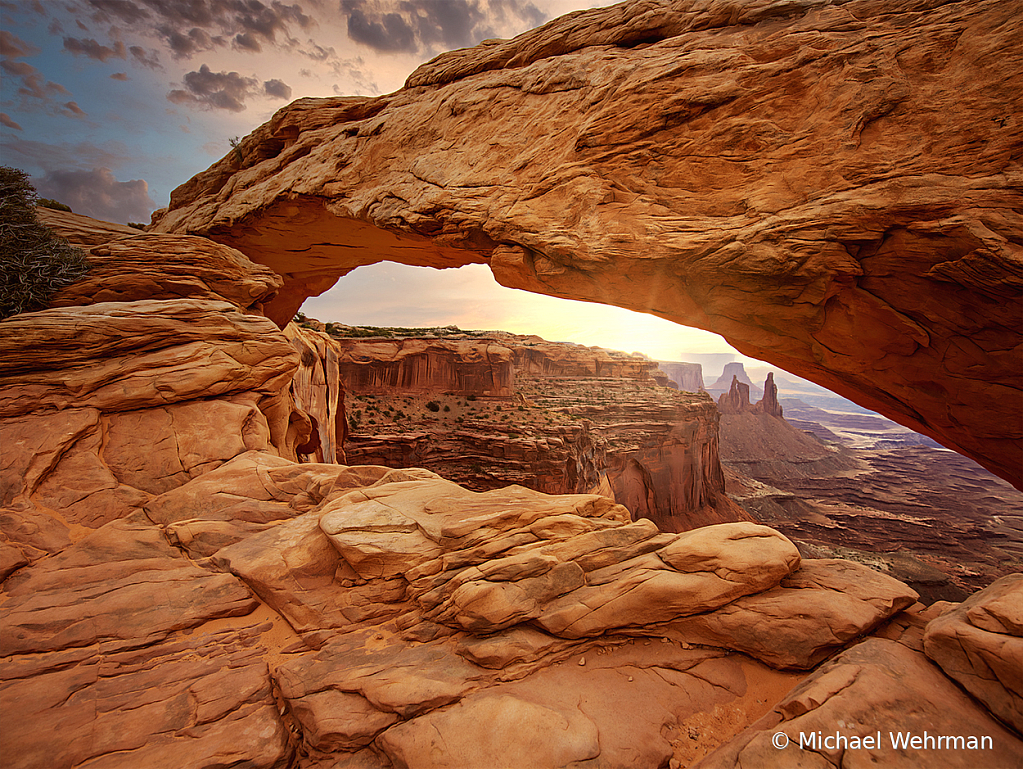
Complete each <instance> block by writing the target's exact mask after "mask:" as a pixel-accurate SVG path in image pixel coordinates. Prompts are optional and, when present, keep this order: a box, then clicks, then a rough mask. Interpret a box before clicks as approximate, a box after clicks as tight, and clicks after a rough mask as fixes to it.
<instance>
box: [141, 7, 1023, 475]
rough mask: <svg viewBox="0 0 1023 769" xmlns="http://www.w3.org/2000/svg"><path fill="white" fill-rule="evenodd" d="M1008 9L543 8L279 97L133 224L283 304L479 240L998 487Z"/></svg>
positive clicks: (500, 275)
mask: <svg viewBox="0 0 1023 769" xmlns="http://www.w3.org/2000/svg"><path fill="white" fill-rule="evenodd" d="M1021 25H1023V21H1021V17H1020V14H1019V13H1017V9H1015V8H1013V7H1012V6H1011V4H1006V3H1004V2H1000V1H999V0H984V1H983V2H979V3H970V4H962V3H936V4H925V5H920V4H918V3H915V2H910V0H902V1H900V2H896V3H885V4H877V3H871V2H866V1H865V0H846V1H844V2H831V0H827V2H825V0H799V1H798V2H793V3H785V4H782V5H779V4H777V3H772V2H768V0H748V1H746V2H735V3H731V2H729V3H710V4H698V5H692V4H690V3H688V2H667V0H664V1H662V2H653V1H652V0H635V2H633V3H631V4H628V5H620V6H614V7H610V8H601V9H594V10H592V11H589V12H586V13H582V14H571V15H569V16H566V17H564V18H561V19H557V20H554V21H552V22H550V23H548V24H546V25H544V26H543V27H540V28H538V29H536V30H532V31H530V32H527V33H524V34H523V35H520V36H518V37H517V38H515V39H513V40H509V41H501V42H498V43H493V42H487V43H484V44H481V45H479V46H476V47H475V48H470V49H465V50H459V51H452V52H449V53H446V54H443V55H441V56H440V57H438V58H437V59H435V60H433V61H431V62H429V63H427V64H425V65H423V66H422V67H420V69H419V70H417V71H416V72H415V73H413V75H412V76H411V77H410V78H409V80H408V83H407V85H406V87H405V88H404V89H402V90H400V91H398V92H396V93H393V94H389V95H386V96H380V97H376V98H365V99H360V98H327V99H303V100H300V101H298V102H296V103H295V104H294V105H292V106H290V107H287V108H285V109H283V110H281V111H280V112H278V113H277V114H276V115H275V116H274V117H273V118H272V119H271V120H270V121H269V122H268V123H266V124H265V125H264V126H262V127H261V128H259V129H257V130H256V131H255V132H253V133H252V134H251V135H250V136H249V137H247V138H246V139H245V140H243V141H242V143H241V145H240V147H239V149H238V152H237V153H236V152H232V153H229V154H228V155H227V156H225V158H224V159H223V160H221V161H219V162H218V163H217V164H215V165H214V166H213V167H212V168H210V169H209V170H208V171H205V172H203V173H201V174H199V175H198V176H196V177H195V178H194V179H192V180H191V181H189V182H187V183H186V184H184V185H182V186H181V187H179V188H178V189H177V190H175V192H174V193H173V194H172V197H171V205H170V208H169V209H168V210H167V211H164V212H158V213H157V215H156V216H155V220H154V228H155V229H156V230H158V231H160V232H178V233H194V234H203V235H207V236H209V237H212V238H213V239H215V240H217V241H219V242H222V243H226V244H229V245H232V246H234V247H236V248H238V249H239V250H241V251H242V252H243V253H245V254H246V255H247V256H249V257H250V258H252V259H254V260H255V261H258V262H260V263H263V264H266V265H268V266H270V267H271V268H272V269H274V270H275V271H276V272H278V273H280V274H281V275H282V276H283V277H284V279H285V286H284V287H283V289H282V291H281V293H280V294H279V296H278V299H277V300H276V301H275V302H274V303H272V304H271V309H270V315H271V317H273V318H274V319H275V320H277V321H278V323H280V324H281V325H283V324H284V323H285V322H287V321H288V320H290V318H291V316H292V315H293V314H294V312H295V310H297V309H298V307H299V306H300V304H301V302H302V300H303V299H304V298H305V297H307V296H309V295H312V294H316V293H319V292H320V291H322V290H324V289H325V288H326V287H327V286H329V285H331V284H332V283H333V282H334V281H335V280H336V279H337V277H338V276H340V275H343V274H344V273H346V272H347V271H349V270H351V269H352V268H354V267H356V266H358V265H360V264H368V263H373V262H377V261H381V260H393V261H398V262H403V263H408V264H420V265H429V266H434V267H445V266H455V265H461V264H466V263H470V262H488V263H489V264H490V266H491V269H492V270H493V272H494V275H495V276H496V277H497V279H498V280H499V281H500V282H501V283H503V284H504V285H507V286H512V287H515V288H522V289H526V290H530V291H537V292H540V293H547V294H552V295H556V296H563V297H567V298H573V299H584V300H589V301H599V302H605V303H609V304H617V305H620V306H624V307H629V308H631V309H635V310H641V311H644V312H652V313H654V314H657V315H659V316H661V317H665V318H668V319H672V320H676V321H678V322H681V323H684V324H688V325H693V326H698V327H700V328H705V329H708V330H711V331H714V332H717V333H720V334H721V335H723V336H724V337H725V338H726V339H728V341H729V342H730V343H731V344H732V345H733V346H735V347H736V348H737V349H739V350H740V351H742V352H743V353H745V354H747V355H751V356H754V357H757V358H759V359H761V360H767V361H770V362H772V363H774V364H776V365H779V366H781V367H782V368H784V369H786V370H788V371H791V372H793V373H795V374H798V375H799V376H802V377H806V378H807V379H810V380H812V381H815V382H817V383H819V384H822V385H824V386H826V387H828V388H830V389H832V390H834V391H835V392H838V393H839V394H841V395H844V396H846V397H849V398H851V399H853V400H855V401H856V402H858V403H860V404H861V405H864V406H866V407H868V408H870V409H873V410H875V411H878V412H881V413H883V414H885V415H887V416H890V417H891V418H893V419H896V420H898V421H900V422H902V423H903V424H906V425H909V426H911V427H912V428H913V429H915V430H918V431H920V432H922V433H925V434H927V435H930V436H931V437H934V438H936V439H938V440H940V441H941V442H942V443H944V444H945V445H947V446H950V447H952V448H955V449H956V450H957V451H961V452H963V453H964V454H966V455H967V456H970V457H973V458H975V459H976V460H977V461H978V462H980V463H981V464H983V465H984V466H985V467H988V468H989V469H991V470H992V471H993V472H995V473H997V474H999V475H1000V476H1002V477H1004V478H1006V479H1009V480H1011V481H1012V482H1013V483H1014V484H1016V485H1017V486H1019V485H1020V484H1023V475H1021V468H1023V435H1021V431H1020V424H1021V418H1020V416H1021V403H1023V398H1021V397H1020V381H1021V380H1023V369H1021V365H1023V364H1021V360H1023V356H1021V354H1020V335H1019V318H1020V315H1021V312H1023V308H1021V304H1020V303H1021V296H1023V292H1021V286H1023V271H1021V267H1020V265H1021V253H1020V246H1019V243H1018V237H1017V233H1018V232H1019V230H1020V228H1021V222H1020V218H1019V209H1020V207H1021V202H1020V201H1021V198H1020V193H1019V174H1020V167H1019V156H1018V140H1017V137H1018V135H1019V133H1020V127H1019V122H1018V121H1019V120H1020V115H1021V114H1023V104H1021V102H1020V99H1021V98H1023V97H1021V96H1020V94H1023V87H1021V83H1020V78H1021V77H1023V75H1021V73H1023V61H1021V58H1023V53H1021V51H1020V48H1019V46H1018V45H1017V44H1016V41H1017V40H1018V39H1019V38H1020V37H1021V36H1023V29H1021ZM399 150H400V151H399ZM481 153H485V157H484V155H483V154H481ZM239 157H240V159H239Z"/></svg>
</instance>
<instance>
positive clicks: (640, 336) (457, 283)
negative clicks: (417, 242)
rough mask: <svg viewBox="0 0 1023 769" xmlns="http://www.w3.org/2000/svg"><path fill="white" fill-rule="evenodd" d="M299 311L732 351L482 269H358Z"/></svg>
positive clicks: (647, 346)
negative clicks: (504, 281)
mask: <svg viewBox="0 0 1023 769" xmlns="http://www.w3.org/2000/svg"><path fill="white" fill-rule="evenodd" d="M302 312H304V313H305V314H306V315H308V316H310V317H313V318H317V319H319V320H321V321H324V322H326V321H335V322H338V323H345V324H348V325H353V326H359V325H362V326H410V327H432V326H448V325H455V326H458V327H459V328H463V329H486V330H501V331H510V332H512V333H515V334H536V335H537V336H541V337H543V338H544V339H547V340H549V341H554V342H575V343H576V344H584V345H589V346H593V345H597V346H600V347H606V348H609V349H614V350H623V351H625V352H640V353H643V354H644V355H647V356H649V357H650V358H653V359H655V360H697V361H698V360H699V359H700V358H702V357H714V358H718V357H719V356H722V355H726V356H727V355H732V356H734V358H732V359H734V360H742V361H747V362H754V361H753V359H751V358H746V357H744V356H742V355H740V354H739V353H738V352H736V351H735V350H734V349H733V348H732V347H730V346H729V345H728V343H727V342H725V340H724V339H722V338H721V337H720V336H718V335H717V334H713V333H710V332H709V331H702V330H700V329H694V328H687V327H685V326H680V325H678V324H676V323H672V322H670V321H667V320H663V319H661V318H657V317H654V316H653V315H646V314H644V313H639V312H633V311H631V310H624V309H622V308H620V307H610V306H608V305H602V304H592V303H589V302H577V301H572V300H568V299H558V298H555V297H550V296H543V295H541V294H533V293H530V292H528V291H520V290H518V289H512V288H505V287H504V286H501V285H499V284H498V283H497V282H496V281H495V280H494V278H493V276H492V275H491V273H490V270H489V269H488V268H487V267H486V266H485V265H482V264H470V265H467V266H465V267H461V268H459V269H454V270H434V269H431V268H428V267H408V266H405V265H400V264H393V263H390V262H384V263H381V264H375V265H371V266H369V267H360V268H358V269H357V270H355V271H354V272H352V273H350V274H349V275H347V276H345V277H344V278H342V279H341V280H340V281H338V283H337V284H336V285H335V286H334V287H333V288H331V289H330V290H329V291H326V292H325V293H323V294H321V295H320V296H318V297H313V298H311V299H308V300H306V302H305V304H304V305H303V306H302Z"/></svg>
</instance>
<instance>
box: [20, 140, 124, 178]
mask: <svg viewBox="0 0 1023 769" xmlns="http://www.w3.org/2000/svg"><path fill="white" fill-rule="evenodd" d="M129 155H130V153H129V152H128V148H127V147H126V146H125V145H124V144H122V143H121V142H108V143H107V144H105V145H104V146H99V145H96V144H93V143H91V142H75V143H73V144H72V143H70V142H62V143H60V144H50V143H49V142H40V141H33V140H30V139H11V140H5V141H4V160H5V162H11V164H12V165H18V166H19V167H26V168H30V169H31V168H39V169H42V170H43V171H44V172H45V171H50V170H52V169H55V168H83V167H85V168H89V167H92V168H96V167H100V166H103V167H107V168H117V167H118V166H120V165H121V164H122V163H124V161H125V160H126V159H128V157H129ZM8 158H10V159H11V160H10V161H8Z"/></svg>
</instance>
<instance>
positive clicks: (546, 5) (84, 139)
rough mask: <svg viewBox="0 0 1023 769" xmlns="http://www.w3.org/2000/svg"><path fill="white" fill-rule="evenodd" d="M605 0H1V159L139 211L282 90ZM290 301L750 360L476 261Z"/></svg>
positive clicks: (43, 187)
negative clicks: (538, 290)
mask: <svg viewBox="0 0 1023 769" xmlns="http://www.w3.org/2000/svg"><path fill="white" fill-rule="evenodd" d="M607 4H610V3H608V2H606V1H602V0H293V1H289V0H265V1H264V0H0V150H2V152H0V163H2V164H3V165H7V166H14V167H16V168H20V169H22V170H23V171H25V172H27V173H28V174H29V176H30V178H31V180H32V182H33V184H34V185H35V187H36V189H37V190H38V192H39V194H40V195H41V196H42V197H46V198H53V199H55V200H58V201H60V202H62V203H66V204H67V205H69V206H71V208H72V209H73V210H74V211H75V212H76V213H81V214H86V215H88V216H94V217H96V218H99V219H104V220H107V221H113V222H119V223H127V222H142V223H148V222H149V217H150V214H151V213H152V212H153V210H155V209H156V208H161V207H164V206H166V205H167V203H168V200H169V197H170V192H171V190H173V189H174V188H175V187H177V186H178V185H179V184H182V183H184V182H185V181H187V180H188V179H190V178H191V177H192V176H194V175H195V174H197V173H199V172H200V171H203V170H205V169H206V168H208V167H209V166H210V165H212V164H213V163H214V162H216V161H217V160H218V159H220V158H221V157H222V156H223V155H225V154H226V153H227V152H229V151H230V141H231V139H232V138H234V137H242V136H245V135H246V134H248V133H249V132H251V131H253V130H254V129H255V128H257V127H258V126H259V125H261V124H262V123H264V122H265V121H266V120H268V119H269V118H270V117H271V115H273V113H274V112H275V111H277V110H278V109H280V108H281V107H283V106H285V105H286V104H288V103H289V102H291V101H293V100H294V99H298V98H302V97H306V96H335V95H345V96H377V95H380V94H384V93H390V92H392V91H395V90H397V89H399V88H401V87H402V85H403V84H404V81H405V79H406V78H407V77H408V75H409V74H411V73H412V71H413V70H415V69H416V67H418V66H419V65H420V64H422V63H423V62H426V61H428V60H430V59H431V58H433V57H434V56H436V55H437V54H438V53H441V52H443V51H446V50H450V49H452V48H462V47H466V46H471V45H475V44H476V43H478V42H480V41H482V40H485V39H488V38H495V37H500V38H507V37H513V36H515V35H517V34H519V33H521V32H524V31H526V30H528V29H531V28H533V27H536V26H539V25H540V24H542V23H544V22H546V21H548V20H550V19H552V18H555V17H557V16H560V15H562V14H564V13H567V12H569V11H573V10H578V9H582V8H589V7H593V6H598V5H607ZM409 296H415V297H416V302H415V303H414V304H413V303H409V302H408V297H409ZM394 297H401V300H400V301H397V302H396V301H395V300H394ZM303 311H304V312H306V314H307V315H309V316H311V317H317V318H319V319H320V320H323V321H328V320H330V321H337V322H341V323H347V324H349V325H387V326H435V325H441V326H443V325H451V324H454V325H457V326H459V327H462V328H468V329H502V330H506V331H512V332H515V333H533V334H538V335H539V336H542V337H544V338H547V339H551V340H554V341H571V342H577V343H580V344H587V345H600V346H603V347H608V348H612V349H620V350H625V351H627V352H633V351H636V352H642V353H644V354H646V355H649V356H650V357H652V358H655V359H658V360H694V361H697V362H699V361H700V360H701V356H712V357H708V358H706V360H708V361H709V360H711V359H713V360H714V361H715V365H717V361H718V360H719V359H720V356H721V355H723V354H724V355H727V354H732V355H734V360H743V361H747V362H749V361H750V360H751V359H748V358H743V357H742V356H741V355H739V354H738V353H737V352H735V351H734V350H732V348H731V347H729V346H728V345H727V343H726V342H725V341H724V340H723V339H721V337H719V336H717V335H715V334H711V333H709V332H705V331H700V330H697V329H687V328H685V327H682V326H678V325H675V324H672V323H670V322H668V321H664V320H661V319H659V318H654V317H652V316H647V315H642V314H639V313H633V312H630V311H628V310H621V309H619V308H612V307H604V306H602V305H592V304H586V303H581V302H569V301H566V300H558V299H553V298H551V297H543V296H539V295H534V294H529V293H527V292H523V291H517V290H513V289H505V288H503V287H501V286H499V285H498V284H497V283H496V282H495V281H494V280H493V278H492V277H491V276H490V273H489V270H487V269H486V268H485V267H483V266H480V265H470V266H468V267H463V268H461V269H459V270H441V271H436V270H430V269H427V268H416V267H405V266H400V265H394V264H378V265H374V266H371V267H362V268H359V269H358V270H356V271H355V272H353V273H351V274H350V275H348V276H346V277H345V278H343V279H342V280H341V281H340V282H339V283H338V285H337V286H335V287H334V288H333V289H331V290H330V291H328V292H327V293H325V294H324V295H322V296H320V297H316V298H314V299H311V300H309V302H307V304H306V306H305V307H303ZM714 356H716V357H714ZM707 373H708V374H715V375H716V373H717V372H715V371H708V372H707Z"/></svg>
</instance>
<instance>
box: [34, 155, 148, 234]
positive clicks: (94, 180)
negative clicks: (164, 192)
mask: <svg viewBox="0 0 1023 769" xmlns="http://www.w3.org/2000/svg"><path fill="white" fill-rule="evenodd" d="M33 183H34V184H35V188H36V190H38V192H39V195H40V196H41V197H44V198H52V199H54V200H59V201H60V202H61V203H66V204H67V205H69V206H71V208H72V209H73V210H74V211H75V213H79V214H85V215H86V216H92V217H94V218H96V219H103V220H105V221H110V222H120V223H122V224H123V223H126V222H138V221H149V215H150V214H151V213H152V212H153V210H154V209H155V208H156V203H154V202H153V199H152V198H151V197H149V185H148V184H147V183H146V181H145V180H144V179H133V180H132V181H128V182H119V181H117V179H116V178H115V177H114V175H113V173H112V172H111V171H110V169H109V168H94V169H92V170H91V171H82V170H74V169H63V170H57V171H50V172H49V173H47V174H46V175H45V176H44V177H43V178H42V179H33Z"/></svg>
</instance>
